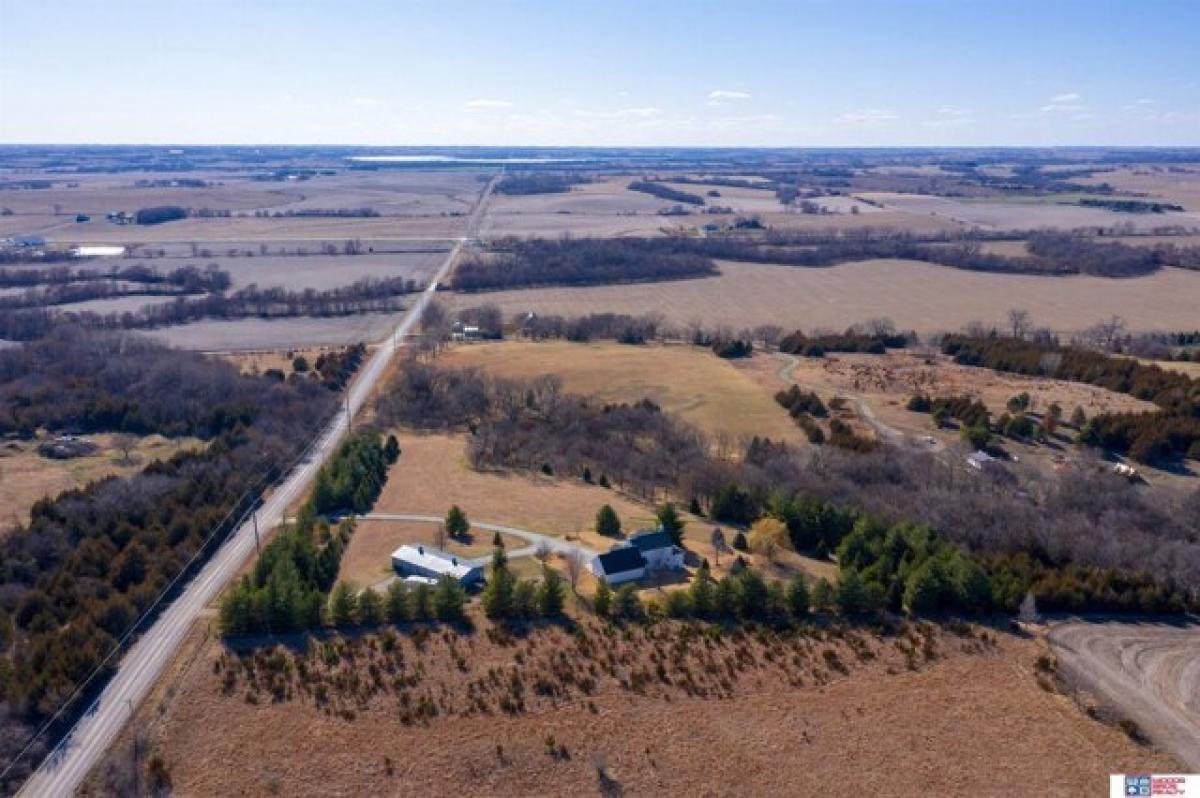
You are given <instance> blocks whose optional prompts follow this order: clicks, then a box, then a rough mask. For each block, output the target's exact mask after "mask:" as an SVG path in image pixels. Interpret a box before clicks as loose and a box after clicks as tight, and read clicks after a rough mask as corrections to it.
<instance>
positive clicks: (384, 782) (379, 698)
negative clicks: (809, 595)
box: [141, 629, 1179, 796]
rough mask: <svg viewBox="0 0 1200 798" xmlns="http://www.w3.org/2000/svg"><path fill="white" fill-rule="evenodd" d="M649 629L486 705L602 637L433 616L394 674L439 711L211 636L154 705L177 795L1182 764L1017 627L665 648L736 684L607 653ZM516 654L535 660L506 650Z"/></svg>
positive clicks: (677, 788) (786, 788) (688, 784)
mask: <svg viewBox="0 0 1200 798" xmlns="http://www.w3.org/2000/svg"><path fill="white" fill-rule="evenodd" d="M643 634H644V633H643V632H642V631H640V630H636V629H635V630H633V631H632V634H631V635H629V636H628V638H627V637H626V636H624V635H622V634H617V635H616V636H615V637H614V638H613V639H612V640H611V641H605V642H603V645H601V647H600V648H599V649H598V650H596V654H595V655H594V656H596V658H597V660H596V661H597V662H598V663H601V668H600V670H599V671H598V673H597V678H598V679H599V681H598V684H597V687H596V688H595V689H594V692H593V693H592V695H591V696H583V695H580V694H578V693H577V692H576V691H572V692H571V693H570V694H568V695H567V696H565V697H563V698H561V699H560V698H545V697H540V696H538V695H537V694H536V693H534V692H533V691H531V690H527V692H526V698H525V700H524V704H525V709H524V710H523V711H519V712H517V713H516V714H506V713H503V712H500V711H498V710H496V709H494V708H493V709H491V710H489V711H488V712H487V713H486V714H480V713H479V712H478V711H471V710H469V709H468V707H467V705H468V704H469V701H468V700H467V699H465V698H463V694H464V688H465V685H466V683H467V682H471V681H477V683H478V685H479V687H478V688H477V689H476V690H475V691H474V694H475V695H478V696H479V700H481V701H483V702H484V705H485V706H487V705H489V704H490V705H493V706H494V701H495V693H496V692H498V691H499V692H502V690H499V689H498V688H494V687H493V686H492V685H491V683H490V682H489V681H488V677H487V673H488V670H489V668H491V669H498V671H499V673H500V674H501V677H502V678H501V681H500V684H501V685H502V686H503V685H506V684H507V681H508V678H509V677H508V676H507V674H508V673H509V672H510V670H511V672H519V673H522V674H523V675H524V676H525V680H526V681H531V680H534V679H535V678H542V677H538V676H536V674H543V673H548V672H549V671H548V670H547V669H550V668H551V665H550V664H549V663H552V662H554V661H555V658H556V657H557V656H559V655H560V654H566V655H567V656H571V657H574V658H575V659H577V660H579V661H580V666H581V667H582V663H583V662H586V657H588V656H591V655H587V654H582V655H581V654H576V653H575V652H576V649H575V647H574V645H575V644H574V643H573V640H572V638H571V636H570V635H568V634H566V633H564V632H562V631H558V630H554V629H548V630H543V631H538V632H534V633H533V634H532V635H531V636H530V637H529V638H527V639H526V640H524V641H523V642H518V643H517V645H516V646H514V647H509V646H503V647H498V646H497V645H496V644H494V643H493V642H491V641H490V640H488V639H487V636H486V635H485V634H483V633H482V632H477V633H475V634H474V635H471V636H469V637H465V638H464V637H462V636H449V637H445V636H443V635H441V634H435V635H433V636H432V637H431V638H430V639H429V641H428V642H426V643H425V644H423V645H422V646H421V648H419V649H418V648H417V647H415V646H414V645H413V643H412V641H411V640H410V639H406V638H401V639H400V641H399V646H400V651H401V652H402V654H403V660H402V662H403V665H402V667H403V668H404V669H405V672H408V671H410V670H414V669H417V672H418V673H419V674H420V677H419V679H420V681H419V686H418V687H415V688H412V689H408V690H404V691H403V692H405V693H406V694H410V696H411V694H413V693H415V694H417V695H418V696H425V695H427V696H429V697H430V698H431V699H432V701H433V702H434V705H436V706H438V707H439V712H438V715H437V716H436V717H433V718H432V719H430V720H428V721H427V722H426V723H422V722H420V721H417V722H412V721H411V720H410V721H409V723H405V722H404V721H403V718H405V717H408V718H410V719H411V718H412V717H413V710H412V709H407V710H406V709H404V706H405V705H404V704H402V703H401V702H400V701H398V700H397V698H396V696H395V695H392V694H390V693H389V690H388V689H387V688H385V689H384V690H382V691H379V692H377V691H375V690H374V688H370V689H368V690H367V691H366V693H365V694H366V695H373V697H371V698H367V699H365V700H364V699H359V700H355V699H353V698H351V697H350V696H349V695H345V696H343V694H342V693H343V691H342V689H341V687H340V686H339V687H334V688H333V690H332V692H331V699H330V701H331V702H330V704H328V705H327V708H324V709H322V708H321V707H319V706H317V705H316V704H315V702H314V700H313V699H312V697H311V696H310V695H308V694H305V693H302V692H297V691H295V688H293V689H292V690H291V691H290V697H287V698H284V700H283V701H281V702H273V701H272V700H271V698H270V693H264V692H263V689H262V688H256V689H255V691H254V692H255V693H256V698H255V699H254V701H253V703H251V701H250V700H249V699H248V698H247V697H246V696H247V695H249V694H250V693H251V691H250V689H249V688H248V687H247V680H246V677H245V676H243V675H238V673H242V674H244V673H245V671H240V672H237V673H235V674H234V676H233V681H232V684H233V687H232V689H231V690H230V692H228V693H226V692H224V689H223V686H222V681H223V679H224V678H225V677H224V676H223V671H225V670H229V669H230V668H231V666H232V665H234V664H236V659H235V658H231V657H229V656H223V655H224V648H223V647H222V646H221V645H219V644H216V643H207V644H205V645H204V646H203V648H202V649H200V651H199V652H198V656H195V657H194V659H191V660H190V663H191V665H190V667H189V668H187V669H186V670H182V672H181V671H179V670H177V671H176V673H181V675H180V676H177V678H176V681H175V682H174V684H173V686H172V687H171V688H170V689H167V690H165V691H164V692H163V693H162V698H161V699H160V701H156V702H155V703H154V704H153V705H151V706H147V707H146V708H144V709H143V711H142V713H141V714H142V715H143V716H144V718H145V724H146V725H147V728H148V732H149V741H150V745H151V746H152V749H153V750H154V751H155V752H156V753H158V754H160V755H161V756H162V757H163V758H164V760H165V762H166V764H167V767H168V768H169V770H170V773H171V777H172V781H173V785H174V790H175V793H176V794H177V795H183V796H189V795H212V794H230V793H234V792H236V793H238V794H247V795H265V794H287V795H329V794H347V795H350V794H366V793H385V792H401V793H413V794H416V793H437V794H451V793H457V792H463V791H470V792H475V793H478V792H483V793H485V794H488V795H578V794H581V792H582V793H585V794H586V793H591V792H593V791H597V792H601V794H605V793H604V791H603V790H602V788H604V787H607V789H608V790H611V791H613V792H617V794H620V793H624V794H630V795H647V794H660V795H661V794H668V793H670V794H680V793H695V794H753V795H795V794H797V792H804V791H805V790H804V789H802V788H800V787H799V785H800V784H853V785H855V789H856V790H860V791H862V792H864V793H866V794H887V795H892V796H910V795H911V796H927V795H931V794H935V795H946V794H972V795H1002V794H1010V793H1011V792H1012V790H1013V784H1015V783H1019V784H1020V785H1021V788H1020V790H1019V791H1020V792H1021V793H1022V794H1037V795H1053V796H1076V795H1094V794H1100V793H1101V792H1102V791H1103V789H1104V785H1105V784H1106V783H1107V779H1108V774H1109V773H1111V772H1122V771H1125V772H1131V771H1132V772H1152V771H1153V772H1171V771H1173V770H1176V769H1178V767H1179V765H1178V763H1176V762H1175V761H1174V760H1173V759H1172V758H1171V757H1169V756H1167V755H1164V754H1160V753H1156V752H1154V751H1151V750H1147V749H1144V748H1140V747H1138V746H1137V745H1135V744H1134V743H1133V742H1131V741H1130V740H1129V739H1128V738H1127V737H1125V736H1124V735H1123V734H1122V733H1121V732H1119V731H1117V730H1115V729H1113V728H1112V727H1109V726H1105V725H1101V724H1100V723H1097V722H1095V721H1093V720H1091V719H1089V718H1087V717H1086V716H1085V715H1083V714H1082V713H1081V712H1080V711H1079V710H1078V709H1077V708H1076V707H1075V706H1074V705H1073V704H1071V703H1070V702H1069V701H1067V700H1066V699H1064V698H1063V697H1061V696H1058V695H1056V694H1053V693H1050V692H1046V691H1045V690H1043V689H1041V688H1040V687H1039V686H1038V683H1037V680H1036V679H1035V677H1034V675H1033V671H1034V667H1033V660H1034V659H1035V657H1036V654H1037V652H1038V651H1039V650H1040V649H1039V647H1038V646H1037V645H1036V644H1034V643H1032V642H1030V641H1027V640H1022V639H1018V638H1014V637H1010V636H1007V635H1000V636H998V639H996V640H995V642H987V643H980V642H978V641H977V640H976V639H974V638H957V637H954V636H953V635H949V634H947V633H945V632H933V631H930V632H929V634H928V637H927V638H925V639H928V640H930V641H931V647H930V648H925V645H924V644H920V645H916V650H915V651H914V654H913V655H909V657H908V660H907V663H906V658H905V657H904V656H902V655H901V652H900V650H899V649H898V647H897V646H896V645H893V644H892V642H889V641H886V640H880V639H878V638H874V637H872V636H871V635H861V636H859V635H856V636H855V637H854V638H853V642H852V644H848V642H849V641H838V640H829V641H826V642H823V643H822V642H817V641H816V640H811V639H810V640H808V641H806V640H805V639H803V638H800V639H797V640H796V641H794V642H784V643H783V649H782V650H783V652H784V653H785V655H784V657H783V658H780V657H778V656H775V657H773V658H772V659H768V656H770V655H769V652H768V650H767V647H766V646H764V644H763V643H760V642H758V641H756V640H755V639H754V638H753V637H747V638H744V639H743V640H742V641H738V640H736V639H731V638H729V637H728V636H726V637H724V638H723V639H721V640H720V641H718V642H717V643H716V645H715V647H713V648H711V649H710V648H709V647H707V646H699V643H697V647H698V651H697V648H693V649H692V652H691V653H686V652H687V649H684V652H685V654H684V659H682V660H680V659H677V658H676V659H672V658H671V655H670V654H669V653H667V657H668V658H667V659H666V660H664V661H665V662H667V663H668V665H667V667H668V669H669V671H668V673H670V672H672V671H674V670H675V669H676V668H679V667H681V666H680V664H679V663H681V662H683V663H690V662H691V661H692V658H693V657H695V656H699V657H704V656H715V657H717V661H718V662H720V661H721V659H722V658H725V659H726V660H729V658H730V657H732V656H733V654H734V652H744V653H745V655H747V656H748V657H749V659H741V660H738V659H734V660H729V661H732V662H735V663H736V664H735V665H733V666H732V668H731V670H730V671H729V673H730V676H729V677H728V678H726V679H722V682H724V683H725V684H728V687H727V688H726V687H723V686H721V685H719V684H717V682H716V681H714V677H715V674H716V673H720V670H719V669H712V668H706V667H704V666H701V667H700V669H699V670H698V671H697V670H695V669H693V670H692V673H693V674H694V675H693V677H692V679H693V680H695V681H694V682H688V683H685V682H683V681H677V682H676V683H675V684H670V683H668V684H662V683H660V682H657V681H653V682H652V683H651V684H650V685H648V686H647V687H645V688H642V689H641V690H640V691H634V690H631V689H625V688H622V687H621V686H620V685H619V684H618V683H617V680H616V678H614V677H610V676H608V675H607V673H606V672H605V670H604V667H605V666H604V665H603V663H604V662H606V661H608V658H609V657H610V656H611V657H612V658H614V659H613V661H615V662H617V663H620V664H618V665H617V668H618V670H617V671H616V672H617V673H618V674H620V673H623V672H624V670H625V669H626V668H628V669H630V671H631V672H632V670H634V669H636V668H637V667H638V665H637V663H639V662H643V661H645V662H647V666H646V667H648V668H650V669H651V670H652V668H653V664H652V663H651V662H650V661H649V660H646V657H649V656H651V655H653V654H654V652H655V651H656V650H658V649H661V648H662V647H663V646H664V645H665V646H667V648H666V652H669V651H670V650H671V648H670V647H671V645H672V644H671V643H670V639H671V638H670V637H669V636H668V637H666V638H660V640H658V641H651V640H642V639H641V637H642V635H643ZM661 634H666V635H669V634H670V633H669V632H668V631H666V630H664V631H663V632H662V633H661ZM598 635H600V632H599V631H598V630H595V629H589V630H588V631H587V633H586V635H585V636H586V637H589V638H593V639H594V638H596V637H597V636H598ZM600 639H601V640H604V639H603V638H600ZM917 639H920V638H917ZM914 642H915V640H914ZM907 644H908V642H907V641H905V643H904V645H907ZM358 650H359V651H360V652H361V651H363V648H362V647H360V648H359V649H358ZM708 650H711V651H712V652H713V653H712V654H711V655H706V654H704V653H703V652H705V651H708ZM923 651H931V652H935V653H934V655H933V659H932V660H926V658H925V655H924V653H922V652H923ZM361 656H362V655H361V654H360V657H361ZM370 656H371V657H372V658H373V659H375V658H378V656H379V655H378V654H371V655H370ZM514 656H516V657H517V660H518V662H521V663H524V664H523V665H521V666H519V667H518V666H514V665H513V664H512V662H513V658H514ZM581 657H583V658H584V659H581ZM459 661H461V662H462V666H461V667H462V668H465V671H463V670H461V669H460V666H457V665H456V664H455V663H456V662H459ZM699 662H700V661H698V662H697V664H699ZM310 667H312V666H311V665H310ZM352 668H353V666H352ZM359 668H360V669H361V668H365V664H363V665H360V666H359ZM218 671H220V672H218ZM293 672H294V671H293ZM560 672H561V671H560ZM582 674H583V671H580V675H582ZM292 678H293V681H294V677H292ZM551 678H557V677H551ZM709 682H712V684H711V686H709ZM360 683H361V684H364V685H369V684H370V682H369V680H363V681H362V682H360ZM337 684H338V685H342V684H346V682H338V683H337ZM687 684H694V686H692V687H688V686H687ZM689 690H691V691H692V693H691V694H689V692H688V691H689ZM696 690H704V693H703V694H698V693H696V692H695V691H696ZM705 696H707V697H705ZM717 696H723V697H721V698H717ZM408 706H409V707H412V706H413V704H412V703H409V704H408ZM476 706H478V704H476ZM551 739H552V740H553V747H554V749H555V752H554V753H553V754H551V753H549V752H548V749H549V747H550V746H551V743H550V742H549V740H551ZM560 746H561V747H560ZM901 762H902V763H903V764H904V766H903V767H899V766H898V763H901ZM699 763H704V764H703V765H701V764H699ZM597 764H600V765H601V766H602V767H603V769H604V772H605V776H606V777H607V779H609V781H608V782H606V783H604V784H601V783H600V782H598V778H597ZM608 794H612V792H610V793H608Z"/></svg>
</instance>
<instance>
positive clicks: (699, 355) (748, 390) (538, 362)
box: [440, 341, 803, 443]
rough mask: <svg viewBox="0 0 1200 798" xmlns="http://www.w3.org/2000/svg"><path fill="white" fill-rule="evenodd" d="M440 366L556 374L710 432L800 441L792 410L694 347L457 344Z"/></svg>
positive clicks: (574, 387)
mask: <svg viewBox="0 0 1200 798" xmlns="http://www.w3.org/2000/svg"><path fill="white" fill-rule="evenodd" d="M440 362H441V363H442V364H443V365H445V366H451V367H462V366H471V367H480V368H483V369H484V370H486V371H487V372H489V373H492V374H498V375H501V376H510V377H521V378H527V377H533V376H539V375H542V374H554V375H557V376H559V377H561V378H562V380H563V387H564V388H565V390H567V391H568V392H571V393H578V394H582V395H585V396H591V397H595V398H596V399H598V400H600V401H603V402H636V401H638V400H641V399H650V400H651V401H653V402H654V403H655V404H657V405H659V406H660V407H662V408H663V410H665V411H666V412H668V413H673V414H675V415H677V416H679V417H680V418H682V419H683V420H685V421H688V422H690V423H692V424H695V425H696V426H697V427H699V428H700V429H702V430H704V431H705V432H707V433H708V434H709V435H712V436H717V435H724V436H726V437H728V438H730V439H732V440H735V441H736V440H738V439H740V438H743V437H749V436H752V435H763V436H767V437H769V438H771V439H773V440H786V441H790V442H793V443H799V442H800V441H801V440H802V439H803V435H802V434H801V433H800V430H799V429H798V428H797V427H796V425H795V424H794V423H793V422H792V420H791V419H790V418H789V417H788V415H787V413H786V412H785V411H784V410H783V409H782V408H781V407H779V405H777V404H776V403H775V402H774V400H772V399H771V398H770V397H768V396H764V395H763V394H762V392H761V391H760V390H758V388H757V387H756V386H755V385H754V384H753V383H752V382H751V381H750V380H748V379H746V377H745V376H744V375H743V374H742V373H741V372H740V371H739V370H738V369H736V368H734V366H733V365H732V364H731V361H727V360H722V359H721V358H718V357H714V356H713V354H712V352H710V351H709V350H707V349H702V348H697V347H693V346H687V345H671V344H668V345H658V344H654V345H646V346H625V345H622V344H615V343H595V344H578V343H570V342H567V341H545V342H540V343H530V342H525V341H511V342H503V343H488V344H468V345H463V346H457V347H455V348H453V349H451V350H449V351H448V352H446V353H445V354H444V355H442V356H441V358H440Z"/></svg>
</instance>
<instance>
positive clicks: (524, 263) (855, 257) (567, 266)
mask: <svg viewBox="0 0 1200 798" xmlns="http://www.w3.org/2000/svg"><path fill="white" fill-rule="evenodd" d="M1011 235H1012V234H1011V233H1009V234H1004V235H1003V239H1004V240H1008V239H1009V237H1010V236H1011ZM1024 235H1026V236H1027V248H1028V254H1027V255H1024V256H1011V255H997V254H991V253H987V252H984V251H983V249H982V247H981V244H980V242H981V241H982V240H991V239H990V238H988V237H986V236H983V235H982V234H980V235H978V236H974V235H973V236H967V235H961V236H951V235H949V234H939V235H915V234H910V233H885V232H880V231H865V232H863V233H862V234H859V235H851V234H850V233H831V232H820V233H811V234H792V233H786V234H779V233H774V232H772V233H771V234H768V236H766V237H763V238H759V237H752V236H747V235H745V234H741V235H722V236H707V237H704V238H698V237H686V236H673V237H662V238H619V239H564V240H559V241H548V240H541V239H531V240H525V241H519V240H516V239H508V240H505V241H502V242H499V243H497V244H495V245H494V246H493V251H492V252H491V253H490V254H488V255H481V256H480V255H477V256H475V257H473V258H471V259H469V260H467V261H465V262H464V263H463V264H461V265H460V266H459V268H458V271H457V273H456V275H455V277H454V281H453V284H454V288H455V289H457V290H460V291H485V290H498V289H507V288H524V287H533V286H541V285H601V284H613V283H623V282H644V281H645V282H649V281H657V280H672V279H680V278H687V277H706V276H712V275H716V274H718V273H719V272H718V269H717V267H716V265H715V264H714V263H713V261H714V260H730V261H738V262H745V263H763V264H774V265H784V266H798V267H803V268H826V267H831V266H835V265H837V264H840V263H849V262H853V261H861V260H871V259H879V258H896V259H905V260H917V261H924V262H926V263H933V264H937V265H940V266H946V267H949V268H954V269H964V270H967V271H982V272H995V273H1004V274H1033V275H1068V274H1089V275H1093V276H1097V277H1109V278H1120V277H1137V276H1142V275H1145V274H1149V273H1152V272H1154V271H1157V270H1158V269H1159V268H1162V267H1163V266H1177V267H1180V268H1197V264H1200V247H1178V246H1174V245H1158V246H1155V247H1139V246H1132V245H1129V244H1124V243H1121V242H1116V241H1101V240H1099V239H1098V238H1097V237H1093V236H1087V235H1082V234H1078V233H1060V232H1044V231H1043V232H1032V233H1028V234H1024Z"/></svg>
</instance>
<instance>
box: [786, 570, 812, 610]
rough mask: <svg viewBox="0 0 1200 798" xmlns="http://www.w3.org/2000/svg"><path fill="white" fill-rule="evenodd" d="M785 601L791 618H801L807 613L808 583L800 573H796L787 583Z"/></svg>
mask: <svg viewBox="0 0 1200 798" xmlns="http://www.w3.org/2000/svg"><path fill="white" fill-rule="evenodd" d="M787 603H788V611H789V612H791V614H792V617H793V618H803V617H804V616H805V615H808V609H809V597H808V583H807V582H805V581H804V577H803V576H801V575H800V574H796V575H795V576H794V577H792V581H791V582H789V583H788V590H787Z"/></svg>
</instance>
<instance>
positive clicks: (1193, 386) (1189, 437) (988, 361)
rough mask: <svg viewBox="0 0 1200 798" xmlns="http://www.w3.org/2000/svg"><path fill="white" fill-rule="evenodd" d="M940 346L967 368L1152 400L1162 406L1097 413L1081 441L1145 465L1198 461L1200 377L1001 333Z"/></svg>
mask: <svg viewBox="0 0 1200 798" xmlns="http://www.w3.org/2000/svg"><path fill="white" fill-rule="evenodd" d="M942 350H943V351H944V352H945V353H946V354H948V355H950V356H952V357H953V358H954V359H955V361H956V362H958V363H961V364H964V365H969V366H983V367H986V368H990V369H994V370H996V371H1007V372H1012V373H1016V374H1027V375H1031V376H1045V377H1052V378H1055V379H1061V380H1069V381H1072V382H1083V383H1088V384H1091V385H1096V386H1099V387H1101V388H1105V389H1107V390H1110V391H1115V392H1117V393H1125V394H1129V395H1131V396H1135V397H1137V398H1138V399H1143V400H1146V401H1149V402H1153V403H1154V404H1156V405H1158V406H1159V407H1160V408H1161V409H1160V410H1158V411H1154V412H1144V413H1104V414H1101V415H1097V416H1094V417H1093V418H1092V419H1091V420H1090V421H1088V422H1087V424H1086V425H1085V426H1084V428H1083V429H1082V430H1081V431H1080V434H1079V440H1080V441H1081V442H1082V443H1086V444H1088V445H1091V446H1099V447H1103V448H1104V449H1108V450H1111V451H1116V452H1121V453H1123V454H1128V455H1129V456H1130V457H1131V458H1132V459H1134V460H1137V461H1138V462H1141V463H1147V464H1162V463H1165V462H1168V461H1170V460H1175V459H1179V458H1183V457H1190V458H1192V459H1196V460H1200V380H1193V379H1192V378H1190V377H1188V376H1187V375H1186V374H1182V373H1179V372H1175V371H1168V370H1166V369H1163V368H1160V367H1158V366H1156V365H1148V364H1145V363H1140V362H1138V361H1137V360H1134V359H1133V358H1128V357H1117V356H1113V355H1106V354H1102V353H1099V352H1094V351H1091V350H1087V349H1081V348H1079V347H1072V346H1067V347H1047V346H1043V345H1041V344H1038V343H1034V342H1032V341H1023V340H1020V339H1017V338H1005V337H1001V336H988V337H982V338H981V337H968V336H961V335H952V336H947V337H946V338H945V340H944V341H943V342H942Z"/></svg>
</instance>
